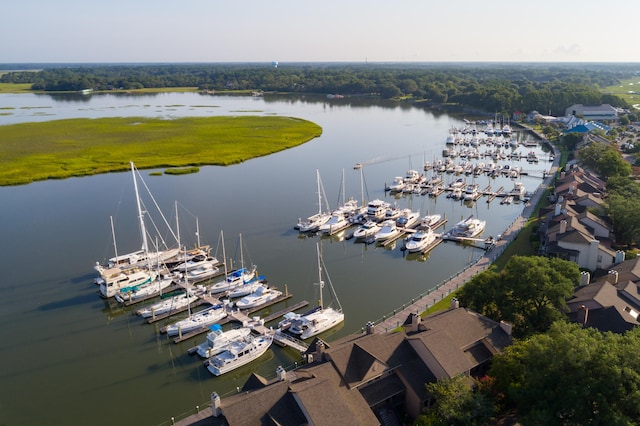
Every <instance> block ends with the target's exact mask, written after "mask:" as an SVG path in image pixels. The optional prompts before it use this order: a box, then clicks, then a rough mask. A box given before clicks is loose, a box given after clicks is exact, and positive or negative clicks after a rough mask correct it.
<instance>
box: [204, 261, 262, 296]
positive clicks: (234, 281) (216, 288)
mask: <svg viewBox="0 0 640 426" xmlns="http://www.w3.org/2000/svg"><path fill="white" fill-rule="evenodd" d="M255 275H256V266H255V265H253V266H252V267H251V268H248V269H247V268H240V269H236V270H235V271H233V272H231V273H229V274H228V275H227V276H226V277H225V279H223V280H222V281H218V282H216V283H214V284H212V285H211V286H210V287H209V291H210V292H211V293H212V294H215V293H222V292H223V291H233V290H235V289H236V288H238V287H240V286H242V285H243V284H246V283H248V282H250V281H252V280H253V279H254V278H255Z"/></svg>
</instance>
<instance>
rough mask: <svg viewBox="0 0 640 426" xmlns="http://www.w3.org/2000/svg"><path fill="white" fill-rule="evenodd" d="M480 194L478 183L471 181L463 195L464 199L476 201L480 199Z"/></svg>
mask: <svg viewBox="0 0 640 426" xmlns="http://www.w3.org/2000/svg"><path fill="white" fill-rule="evenodd" d="M478 196H479V192H478V184H477V183H470V184H468V185H467V186H466V188H465V190H464V194H463V195H462V199H463V200H465V201H475V200H477V199H478Z"/></svg>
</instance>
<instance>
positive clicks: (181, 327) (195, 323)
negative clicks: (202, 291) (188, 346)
mask: <svg viewBox="0 0 640 426" xmlns="http://www.w3.org/2000/svg"><path fill="white" fill-rule="evenodd" d="M226 316H227V311H226V309H225V307H224V306H222V305H212V306H210V307H208V308H205V309H203V310H201V311H199V312H196V313H195V314H191V315H189V316H188V317H187V318H185V319H183V320H180V321H177V322H175V323H173V324H171V325H169V326H168V327H167V329H166V331H167V334H168V335H169V336H176V335H179V334H182V333H190V332H192V331H195V330H199V329H201V328H205V327H208V326H210V325H212V324H215V323H217V322H219V321H220V320H222V319H224V318H226Z"/></svg>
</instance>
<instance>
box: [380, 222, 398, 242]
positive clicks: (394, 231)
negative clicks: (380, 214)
mask: <svg viewBox="0 0 640 426" xmlns="http://www.w3.org/2000/svg"><path fill="white" fill-rule="evenodd" d="M398 234H400V229H398V227H397V226H396V221H395V220H385V221H384V222H382V226H381V227H380V230H379V231H378V232H376V234H375V239H376V241H385V240H388V239H390V238H393V237H395V236H397V235H398Z"/></svg>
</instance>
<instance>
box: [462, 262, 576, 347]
mask: <svg viewBox="0 0 640 426" xmlns="http://www.w3.org/2000/svg"><path fill="white" fill-rule="evenodd" d="M579 279H580V270H579V268H578V266H577V265H576V264H575V263H573V262H568V261H565V260H562V259H557V258H552V259H550V258H546V257H541V256H513V257H512V258H511V259H509V261H508V262H507V264H506V265H505V267H504V269H503V270H502V271H500V272H495V271H493V270H488V271H485V272H482V273H480V274H478V275H476V276H475V277H474V278H473V279H471V281H469V282H468V283H467V284H465V286H464V287H462V289H461V290H460V291H459V292H458V300H459V301H460V304H461V305H462V306H465V307H467V308H470V309H472V310H474V311H477V312H479V313H481V314H482V315H485V316H487V317H489V318H491V319H493V320H495V321H501V320H504V321H507V322H509V323H511V324H512V325H513V326H514V335H516V336H527V335H531V334H533V333H536V332H542V331H545V330H547V329H548V328H549V327H550V326H551V324H552V323H553V322H554V321H556V320H558V319H561V318H563V317H564V314H565V313H566V312H567V305H566V299H567V298H568V297H569V296H570V295H571V294H572V292H573V289H574V287H575V286H576V285H577V284H578V282H579Z"/></svg>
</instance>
